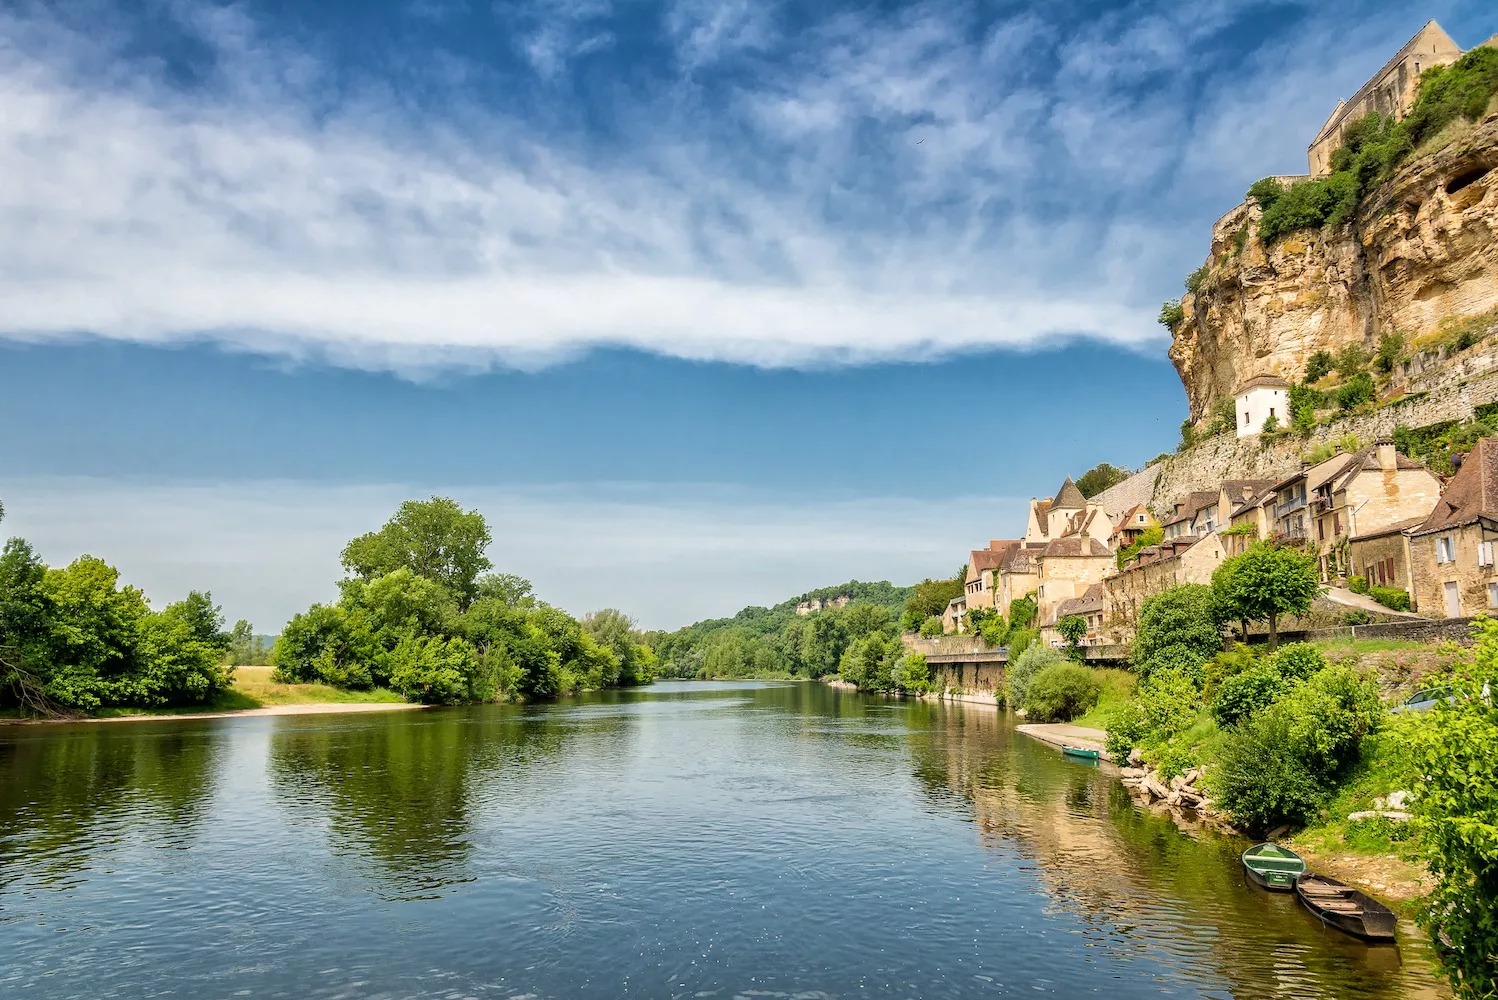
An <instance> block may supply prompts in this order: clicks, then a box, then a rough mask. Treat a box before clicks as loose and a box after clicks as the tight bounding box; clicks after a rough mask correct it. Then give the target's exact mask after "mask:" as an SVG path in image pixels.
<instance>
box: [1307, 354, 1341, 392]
mask: <svg viewBox="0 0 1498 1000" xmlns="http://www.w3.org/2000/svg"><path fill="white" fill-rule="evenodd" d="M1336 365H1337V363H1336V361H1335V359H1333V358H1332V352H1331V351H1317V352H1315V353H1314V354H1312V355H1311V356H1310V358H1309V359H1307V361H1306V381H1305V384H1306V385H1310V384H1312V383H1314V382H1319V381H1321V380H1322V379H1323V378H1325V377H1326V376H1327V375H1330V374H1331V373H1332V369H1333V368H1335V367H1336Z"/></svg>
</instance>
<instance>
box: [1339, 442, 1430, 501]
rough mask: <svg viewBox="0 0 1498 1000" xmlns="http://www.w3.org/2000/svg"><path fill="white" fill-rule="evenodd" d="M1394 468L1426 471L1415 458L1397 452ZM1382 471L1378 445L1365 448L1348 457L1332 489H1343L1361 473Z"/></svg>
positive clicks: (1406, 470) (1408, 470) (1407, 470)
mask: <svg viewBox="0 0 1498 1000" xmlns="http://www.w3.org/2000/svg"><path fill="white" fill-rule="evenodd" d="M1394 468H1395V469H1397V470H1402V471H1405V472H1414V471H1418V470H1420V469H1424V468H1425V466H1423V465H1421V464H1420V463H1419V462H1417V461H1415V460H1414V459H1413V458H1410V457H1408V456H1406V455H1401V454H1399V453H1398V452H1397V451H1396V452H1395V453H1394ZM1380 469H1382V466H1380V465H1379V464H1378V446H1377V445H1375V446H1373V447H1371V448H1364V449H1362V450H1361V451H1355V452H1353V453H1352V454H1351V455H1349V456H1348V457H1347V462H1346V464H1344V465H1343V466H1342V468H1340V469H1338V470H1337V472H1336V474H1335V475H1334V476H1333V477H1332V480H1331V484H1332V489H1333V490H1340V489H1342V488H1343V487H1345V486H1346V485H1347V483H1348V481H1349V480H1351V479H1352V478H1353V477H1354V476H1356V475H1357V474H1358V473H1359V472H1378V471H1379V470H1380Z"/></svg>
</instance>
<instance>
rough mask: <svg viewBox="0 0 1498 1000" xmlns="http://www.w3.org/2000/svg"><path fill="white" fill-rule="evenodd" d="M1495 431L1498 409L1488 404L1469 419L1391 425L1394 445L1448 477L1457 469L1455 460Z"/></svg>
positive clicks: (1497, 428) (1497, 426)
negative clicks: (1413, 426)
mask: <svg viewBox="0 0 1498 1000" xmlns="http://www.w3.org/2000/svg"><path fill="white" fill-rule="evenodd" d="M1495 434H1498V412H1495V411H1494V409H1493V408H1491V407H1482V406H1479V407H1477V412H1476V413H1475V414H1474V415H1473V418H1472V419H1471V420H1465V421H1456V420H1446V421H1441V422H1440V423H1435V424H1430V425H1428V426H1425V427H1420V428H1417V429H1412V428H1409V427H1405V426H1404V425H1402V424H1401V425H1399V426H1396V427H1395V428H1394V447H1395V448H1396V449H1398V451H1399V453H1400V454H1401V455H1408V456H1409V457H1410V458H1413V459H1415V460H1416V461H1417V462H1421V463H1423V464H1424V465H1426V466H1428V467H1429V468H1430V469H1431V470H1432V471H1433V472H1436V473H1438V474H1440V475H1443V476H1450V475H1453V474H1454V473H1455V472H1456V463H1455V461H1454V459H1455V458H1456V456H1458V455H1465V454H1467V453H1468V452H1469V451H1471V450H1472V448H1473V447H1474V446H1475V445H1476V444H1477V442H1478V441H1479V440H1480V439H1482V438H1485V437H1492V436H1493V435H1495Z"/></svg>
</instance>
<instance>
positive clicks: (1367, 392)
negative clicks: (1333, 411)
mask: <svg viewBox="0 0 1498 1000" xmlns="http://www.w3.org/2000/svg"><path fill="white" fill-rule="evenodd" d="M1332 398H1333V399H1335V400H1336V402H1337V406H1339V407H1340V408H1341V409H1343V410H1351V409H1353V408H1354V407H1358V406H1361V405H1362V404H1364V403H1367V402H1371V401H1372V400H1373V376H1372V375H1369V374H1368V373H1367V372H1359V373H1358V374H1357V375H1355V376H1354V377H1353V378H1352V379H1351V380H1349V381H1348V383H1347V384H1346V385H1343V386H1340V387H1339V388H1337V389H1336V390H1335V391H1334V392H1333V393H1332Z"/></svg>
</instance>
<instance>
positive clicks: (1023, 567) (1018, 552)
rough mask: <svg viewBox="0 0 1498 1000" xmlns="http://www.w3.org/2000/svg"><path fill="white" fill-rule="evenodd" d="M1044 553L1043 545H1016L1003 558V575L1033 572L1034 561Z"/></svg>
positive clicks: (1041, 543)
mask: <svg viewBox="0 0 1498 1000" xmlns="http://www.w3.org/2000/svg"><path fill="white" fill-rule="evenodd" d="M1044 551H1045V543H1043V542H1040V543H1027V544H1024V545H1016V546H1015V547H1014V548H1013V549H1011V550H1010V551H1009V554H1008V555H1006V556H1005V557H1004V563H1003V570H1002V571H1003V572H1005V573H1033V572H1034V571H1035V559H1036V557H1038V556H1039V555H1040V554H1041V553H1042V552H1044Z"/></svg>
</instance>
